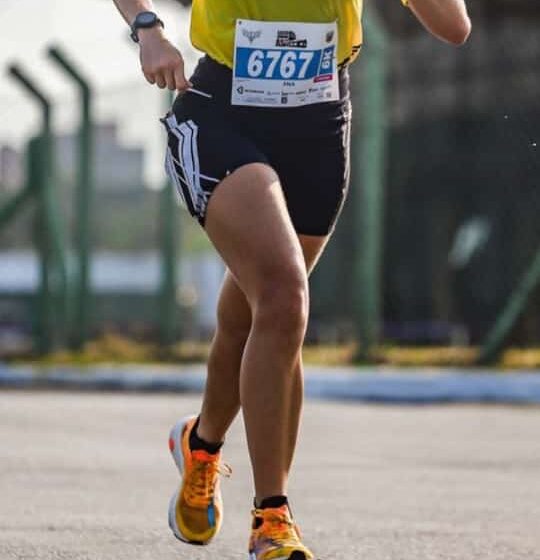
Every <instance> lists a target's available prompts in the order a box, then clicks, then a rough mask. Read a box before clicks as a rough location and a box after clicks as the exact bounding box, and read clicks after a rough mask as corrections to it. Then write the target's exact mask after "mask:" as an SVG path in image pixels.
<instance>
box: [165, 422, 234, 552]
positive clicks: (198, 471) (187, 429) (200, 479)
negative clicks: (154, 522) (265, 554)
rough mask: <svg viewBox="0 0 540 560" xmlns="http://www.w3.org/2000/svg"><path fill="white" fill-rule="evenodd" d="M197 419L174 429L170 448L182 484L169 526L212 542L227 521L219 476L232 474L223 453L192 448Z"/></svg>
mask: <svg viewBox="0 0 540 560" xmlns="http://www.w3.org/2000/svg"><path fill="white" fill-rule="evenodd" d="M196 421H197V417H196V416H189V417H186V418H184V419H182V420H180V421H179V422H178V423H176V424H175V425H174V426H173V428H172V429H171V433H170V437H169V449H170V450H171V454H172V456H173V459H174V462H175V463H176V466H177V467H178V470H179V471H180V475H181V476H182V484H181V486H180V488H179V490H178V491H177V492H176V493H175V494H174V495H173V497H172V498H171V501H170V503H169V527H170V528H171V530H172V532H173V533H174V536H175V537H176V538H178V539H180V540H181V541H184V542H187V543H191V544H208V543H209V542H210V541H211V540H212V539H213V538H214V537H215V536H216V535H217V533H218V532H219V529H220V528H221V522H222V520H223V502H222V499H221V491H220V488H219V475H220V474H223V475H225V476H230V474H231V469H230V467H228V466H226V465H221V464H220V458H221V453H216V454H210V453H208V452H206V451H204V450H202V449H197V450H194V451H192V450H191V449H190V447H189V435H190V433H191V430H192V429H193V427H194V425H195V422H196Z"/></svg>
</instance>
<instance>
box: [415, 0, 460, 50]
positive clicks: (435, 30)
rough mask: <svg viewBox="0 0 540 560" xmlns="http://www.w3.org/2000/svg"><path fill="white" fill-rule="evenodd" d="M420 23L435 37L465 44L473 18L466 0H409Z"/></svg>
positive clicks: (457, 43)
mask: <svg viewBox="0 0 540 560" xmlns="http://www.w3.org/2000/svg"><path fill="white" fill-rule="evenodd" d="M408 5H409V7H410V8H411V10H412V11H413V13H414V15H415V16H416V17H417V18H418V20H419V21H420V23H422V25H423V26H424V27H425V28H426V29H427V30H428V31H429V32H430V33H432V34H433V35H435V37H438V38H439V39H442V40H443V41H447V42H449V43H453V44H455V45H461V44H463V43H464V42H465V41H466V40H467V38H468V36H469V34H470V32H471V20H470V19H469V15H468V14H467V7H466V5H465V2H464V0H409V2H408Z"/></svg>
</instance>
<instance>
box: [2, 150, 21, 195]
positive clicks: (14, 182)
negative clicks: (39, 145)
mask: <svg viewBox="0 0 540 560" xmlns="http://www.w3.org/2000/svg"><path fill="white" fill-rule="evenodd" d="M23 180H24V168H23V157H22V155H21V154H20V153H19V152H18V151H17V150H15V149H14V148H12V147H11V146H0V189H1V190H2V192H4V193H10V192H14V191H16V190H17V189H19V188H20V187H21V186H22V183H23Z"/></svg>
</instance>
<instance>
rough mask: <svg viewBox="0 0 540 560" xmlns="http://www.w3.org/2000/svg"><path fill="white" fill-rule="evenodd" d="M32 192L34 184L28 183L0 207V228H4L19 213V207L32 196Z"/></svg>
mask: <svg viewBox="0 0 540 560" xmlns="http://www.w3.org/2000/svg"><path fill="white" fill-rule="evenodd" d="M32 194H33V188H32V185H27V186H26V187H25V188H24V189H23V190H22V191H21V192H19V193H17V194H16V195H14V196H13V197H12V198H11V199H10V200H8V201H7V202H6V203H5V204H4V205H3V206H2V208H0V229H2V227H4V226H5V225H6V224H7V223H8V222H9V221H10V220H11V218H12V217H13V216H14V215H15V214H17V212H18V211H19V209H20V208H21V207H22V206H24V204H25V203H26V201H27V200H29V199H30V198H31V196H32Z"/></svg>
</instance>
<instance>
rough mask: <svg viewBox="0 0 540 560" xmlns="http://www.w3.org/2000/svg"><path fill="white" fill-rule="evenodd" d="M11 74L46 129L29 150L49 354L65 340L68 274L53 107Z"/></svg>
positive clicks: (42, 332) (41, 347) (43, 346)
mask: <svg viewBox="0 0 540 560" xmlns="http://www.w3.org/2000/svg"><path fill="white" fill-rule="evenodd" d="M8 73H9V75H10V77H11V78H13V79H14V80H15V81H16V82H17V83H18V84H19V85H20V86H22V88H23V89H24V90H26V92H27V93H29V94H30V95H31V97H32V98H33V99H34V100H35V101H36V102H37V103H38V105H39V106H40V108H41V115H42V125H41V133H40V135H39V137H38V138H36V139H35V140H34V141H32V142H31V143H30V146H29V166H30V168H31V169H30V171H31V172H30V176H31V177H32V178H33V181H35V188H36V191H37V195H38V220H39V223H40V231H39V236H37V240H36V241H37V242H38V246H39V251H40V260H41V266H40V270H41V272H40V274H41V286H40V297H39V300H40V305H39V309H40V313H39V325H40V327H39V329H38V337H37V341H36V342H37V344H36V349H37V351H38V353H47V352H49V351H50V350H51V348H52V347H53V346H54V344H55V342H56V341H57V340H58V339H61V338H62V335H63V328H64V324H65V317H66V292H67V274H66V268H65V255H64V240H63V236H62V231H61V227H60V221H59V214H58V211H57V209H56V206H55V201H54V193H53V190H54V178H53V175H54V148H53V138H52V134H51V112H52V105H51V102H50V101H49V99H48V98H47V96H46V95H45V94H44V93H43V91H42V90H40V89H39V87H38V86H37V85H36V83H35V82H34V81H33V80H32V79H31V78H30V77H29V76H28V74H26V73H25V72H24V71H23V70H22V68H20V67H19V66H18V65H15V64H12V65H10V66H9V67H8Z"/></svg>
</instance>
